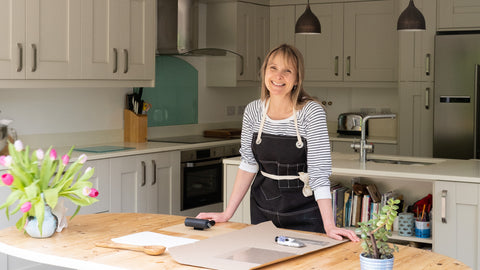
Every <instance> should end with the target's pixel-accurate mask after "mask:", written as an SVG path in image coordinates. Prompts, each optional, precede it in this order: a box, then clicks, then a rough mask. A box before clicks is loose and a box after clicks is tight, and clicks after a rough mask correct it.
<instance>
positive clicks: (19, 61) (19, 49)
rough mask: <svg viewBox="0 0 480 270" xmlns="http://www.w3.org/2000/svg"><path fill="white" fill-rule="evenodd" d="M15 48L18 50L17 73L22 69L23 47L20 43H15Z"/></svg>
mask: <svg viewBox="0 0 480 270" xmlns="http://www.w3.org/2000/svg"><path fill="white" fill-rule="evenodd" d="M17 48H18V65H17V72H20V71H22V69H23V45H22V43H17Z"/></svg>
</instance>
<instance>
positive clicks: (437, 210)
mask: <svg viewBox="0 0 480 270" xmlns="http://www.w3.org/2000/svg"><path fill="white" fill-rule="evenodd" d="M434 186H435V187H434V189H435V193H434V200H433V203H434V207H433V210H434V216H433V220H434V222H433V233H434V239H435V242H434V244H433V249H434V251H435V252H437V253H440V254H443V255H447V256H449V257H452V258H455V259H457V260H459V261H461V262H463V263H465V264H466V265H468V266H470V267H472V269H479V267H480V262H479V261H478V259H479V258H480V248H479V243H480V232H479V228H480V224H479V223H480V219H479V217H480V201H479V198H480V185H479V184H477V183H461V182H448V181H436V182H435V185H434Z"/></svg>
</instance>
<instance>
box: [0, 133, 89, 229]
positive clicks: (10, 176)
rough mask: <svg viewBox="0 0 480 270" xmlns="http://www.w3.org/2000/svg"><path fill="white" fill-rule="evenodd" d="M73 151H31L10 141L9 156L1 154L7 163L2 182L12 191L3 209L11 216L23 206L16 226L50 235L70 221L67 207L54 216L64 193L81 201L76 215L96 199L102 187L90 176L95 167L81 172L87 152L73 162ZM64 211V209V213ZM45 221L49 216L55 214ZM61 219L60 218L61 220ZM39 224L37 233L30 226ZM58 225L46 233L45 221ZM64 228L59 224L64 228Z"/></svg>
mask: <svg viewBox="0 0 480 270" xmlns="http://www.w3.org/2000/svg"><path fill="white" fill-rule="evenodd" d="M73 149H74V147H72V148H71V149H70V151H69V152H68V153H67V154H66V155H64V156H62V157H61V158H60V159H57V152H56V151H55V149H53V148H52V147H50V148H49V149H48V150H47V151H46V152H43V150H42V149H38V150H35V151H33V152H32V153H31V154H30V153H29V152H30V151H29V150H30V149H29V147H28V146H27V147H25V148H24V147H23V144H22V142H21V141H19V140H17V141H15V143H13V144H12V143H10V142H9V143H8V150H9V155H8V156H0V165H2V166H5V167H6V168H7V169H8V170H7V173H5V174H3V175H2V182H0V185H2V186H8V187H10V190H11V193H10V195H9V196H8V197H7V199H6V201H5V203H3V204H2V205H0V209H3V208H5V212H6V215H7V218H10V215H13V214H15V213H16V212H18V211H19V210H20V211H21V212H23V215H22V217H21V218H20V219H19V220H18V221H17V223H16V227H17V228H18V229H19V230H22V229H23V230H25V231H26V232H27V233H28V234H29V235H31V236H32V237H49V236H51V234H53V233H54V232H55V230H56V229H57V228H56V227H57V224H63V226H65V224H66V218H65V216H64V212H65V209H64V208H63V209H60V211H58V212H60V213H61V214H62V215H61V217H60V216H59V217H58V218H57V217H55V216H52V215H51V213H50V210H51V209H55V207H56V206H57V203H58V202H59V198H60V197H65V198H67V199H69V200H71V201H72V202H73V203H74V204H76V205H77V209H76V211H75V213H74V214H73V216H72V217H71V218H73V217H74V216H75V215H76V214H77V213H78V211H79V210H80V207H81V206H87V205H90V204H92V203H94V202H96V201H98V200H97V199H96V197H97V196H98V191H97V190H96V189H94V188H92V183H91V182H90V181H89V179H90V178H91V177H92V175H93V173H94V169H93V168H90V167H88V168H87V169H86V170H85V171H84V172H83V173H81V172H80V170H81V169H82V167H83V165H84V163H85V162H86V161H87V156H86V155H85V154H82V155H80V157H79V158H78V159H77V160H76V161H75V162H73V163H70V156H71V153H72V151H73ZM62 212H63V213H62ZM52 217H53V219H54V220H50V221H49V222H45V221H46V220H45V218H52ZM58 219H60V220H58ZM29 223H30V225H32V224H35V228H33V229H34V230H36V231H37V233H34V234H35V235H32V234H31V233H30V232H29V227H32V226H29ZM52 223H53V224H54V225H55V228H54V230H53V231H52V229H49V231H48V233H47V234H49V235H45V234H44V232H45V229H44V228H43V227H44V226H45V224H48V225H52ZM61 229H62V228H59V230H61Z"/></svg>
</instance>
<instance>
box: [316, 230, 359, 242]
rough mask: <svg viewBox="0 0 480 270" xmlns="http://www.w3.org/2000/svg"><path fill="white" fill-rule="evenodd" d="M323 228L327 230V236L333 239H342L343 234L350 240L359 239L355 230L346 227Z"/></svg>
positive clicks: (355, 240)
mask: <svg viewBox="0 0 480 270" xmlns="http://www.w3.org/2000/svg"><path fill="white" fill-rule="evenodd" d="M325 230H326V232H327V236H328V237H330V238H332V239H335V240H342V239H343V238H342V236H344V237H347V238H348V239H350V241H352V242H358V241H360V238H358V236H357V235H356V234H355V232H354V231H351V230H348V229H344V228H338V227H331V228H329V229H327V228H325Z"/></svg>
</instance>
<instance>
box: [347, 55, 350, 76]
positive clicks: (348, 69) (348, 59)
mask: <svg viewBox="0 0 480 270" xmlns="http://www.w3.org/2000/svg"><path fill="white" fill-rule="evenodd" d="M350 61H351V57H350V56H347V76H350Z"/></svg>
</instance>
